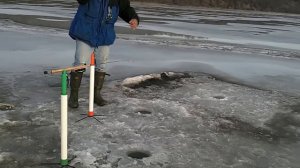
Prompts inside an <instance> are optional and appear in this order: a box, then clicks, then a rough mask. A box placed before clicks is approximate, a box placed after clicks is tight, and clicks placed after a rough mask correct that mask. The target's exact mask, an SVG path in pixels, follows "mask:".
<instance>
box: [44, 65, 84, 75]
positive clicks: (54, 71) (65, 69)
mask: <svg viewBox="0 0 300 168" xmlns="http://www.w3.org/2000/svg"><path fill="white" fill-rule="evenodd" d="M87 67H89V65H79V66H74V67H67V68H62V69H53V70H51V71H50V73H51V74H56V73H61V72H62V71H75V70H79V69H85V68H87Z"/></svg>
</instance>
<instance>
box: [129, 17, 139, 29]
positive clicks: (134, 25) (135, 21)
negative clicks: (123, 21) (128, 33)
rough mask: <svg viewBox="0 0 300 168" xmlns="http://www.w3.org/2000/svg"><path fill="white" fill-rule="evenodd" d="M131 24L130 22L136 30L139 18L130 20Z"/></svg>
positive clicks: (131, 26)
mask: <svg viewBox="0 0 300 168" xmlns="http://www.w3.org/2000/svg"><path fill="white" fill-rule="evenodd" d="M129 24H130V28H131V29H133V30H135V29H136V28H137V27H138V21H137V19H131V20H130V21H129Z"/></svg>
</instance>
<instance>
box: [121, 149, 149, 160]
mask: <svg viewBox="0 0 300 168" xmlns="http://www.w3.org/2000/svg"><path fill="white" fill-rule="evenodd" d="M127 156H128V157H131V158H133V159H143V158H147V157H150V156H151V153H150V152H149V151H144V150H135V151H129V152H127Z"/></svg>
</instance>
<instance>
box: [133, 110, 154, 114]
mask: <svg viewBox="0 0 300 168" xmlns="http://www.w3.org/2000/svg"><path fill="white" fill-rule="evenodd" d="M136 113H140V114H152V112H151V111H148V110H138V111H137V112H136Z"/></svg>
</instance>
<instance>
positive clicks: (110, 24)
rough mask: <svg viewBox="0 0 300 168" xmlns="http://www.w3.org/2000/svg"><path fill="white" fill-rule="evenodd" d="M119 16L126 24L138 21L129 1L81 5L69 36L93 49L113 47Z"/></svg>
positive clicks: (107, 0)
mask: <svg viewBox="0 0 300 168" xmlns="http://www.w3.org/2000/svg"><path fill="white" fill-rule="evenodd" d="M119 15H120V17H121V18H122V19H123V20H125V21H126V22H129V21H130V20H131V19H134V18H136V19H138V16H137V14H136V13H135V11H134V9H133V8H132V7H130V2H129V0H89V1H88V2H87V3H85V4H83V3H81V4H80V5H79V7H78V10H77V13H76V15H75V17H74V19H73V21H72V23H71V27H70V30H69V35H70V36H71V37H72V38H73V39H78V40H81V41H84V42H86V43H87V44H89V45H90V46H92V47H98V46H103V45H111V44H113V43H114V41H115V39H116V33H115V29H114V24H115V23H116V21H117V19H118V16H119ZM138 20H139V19H138Z"/></svg>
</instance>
